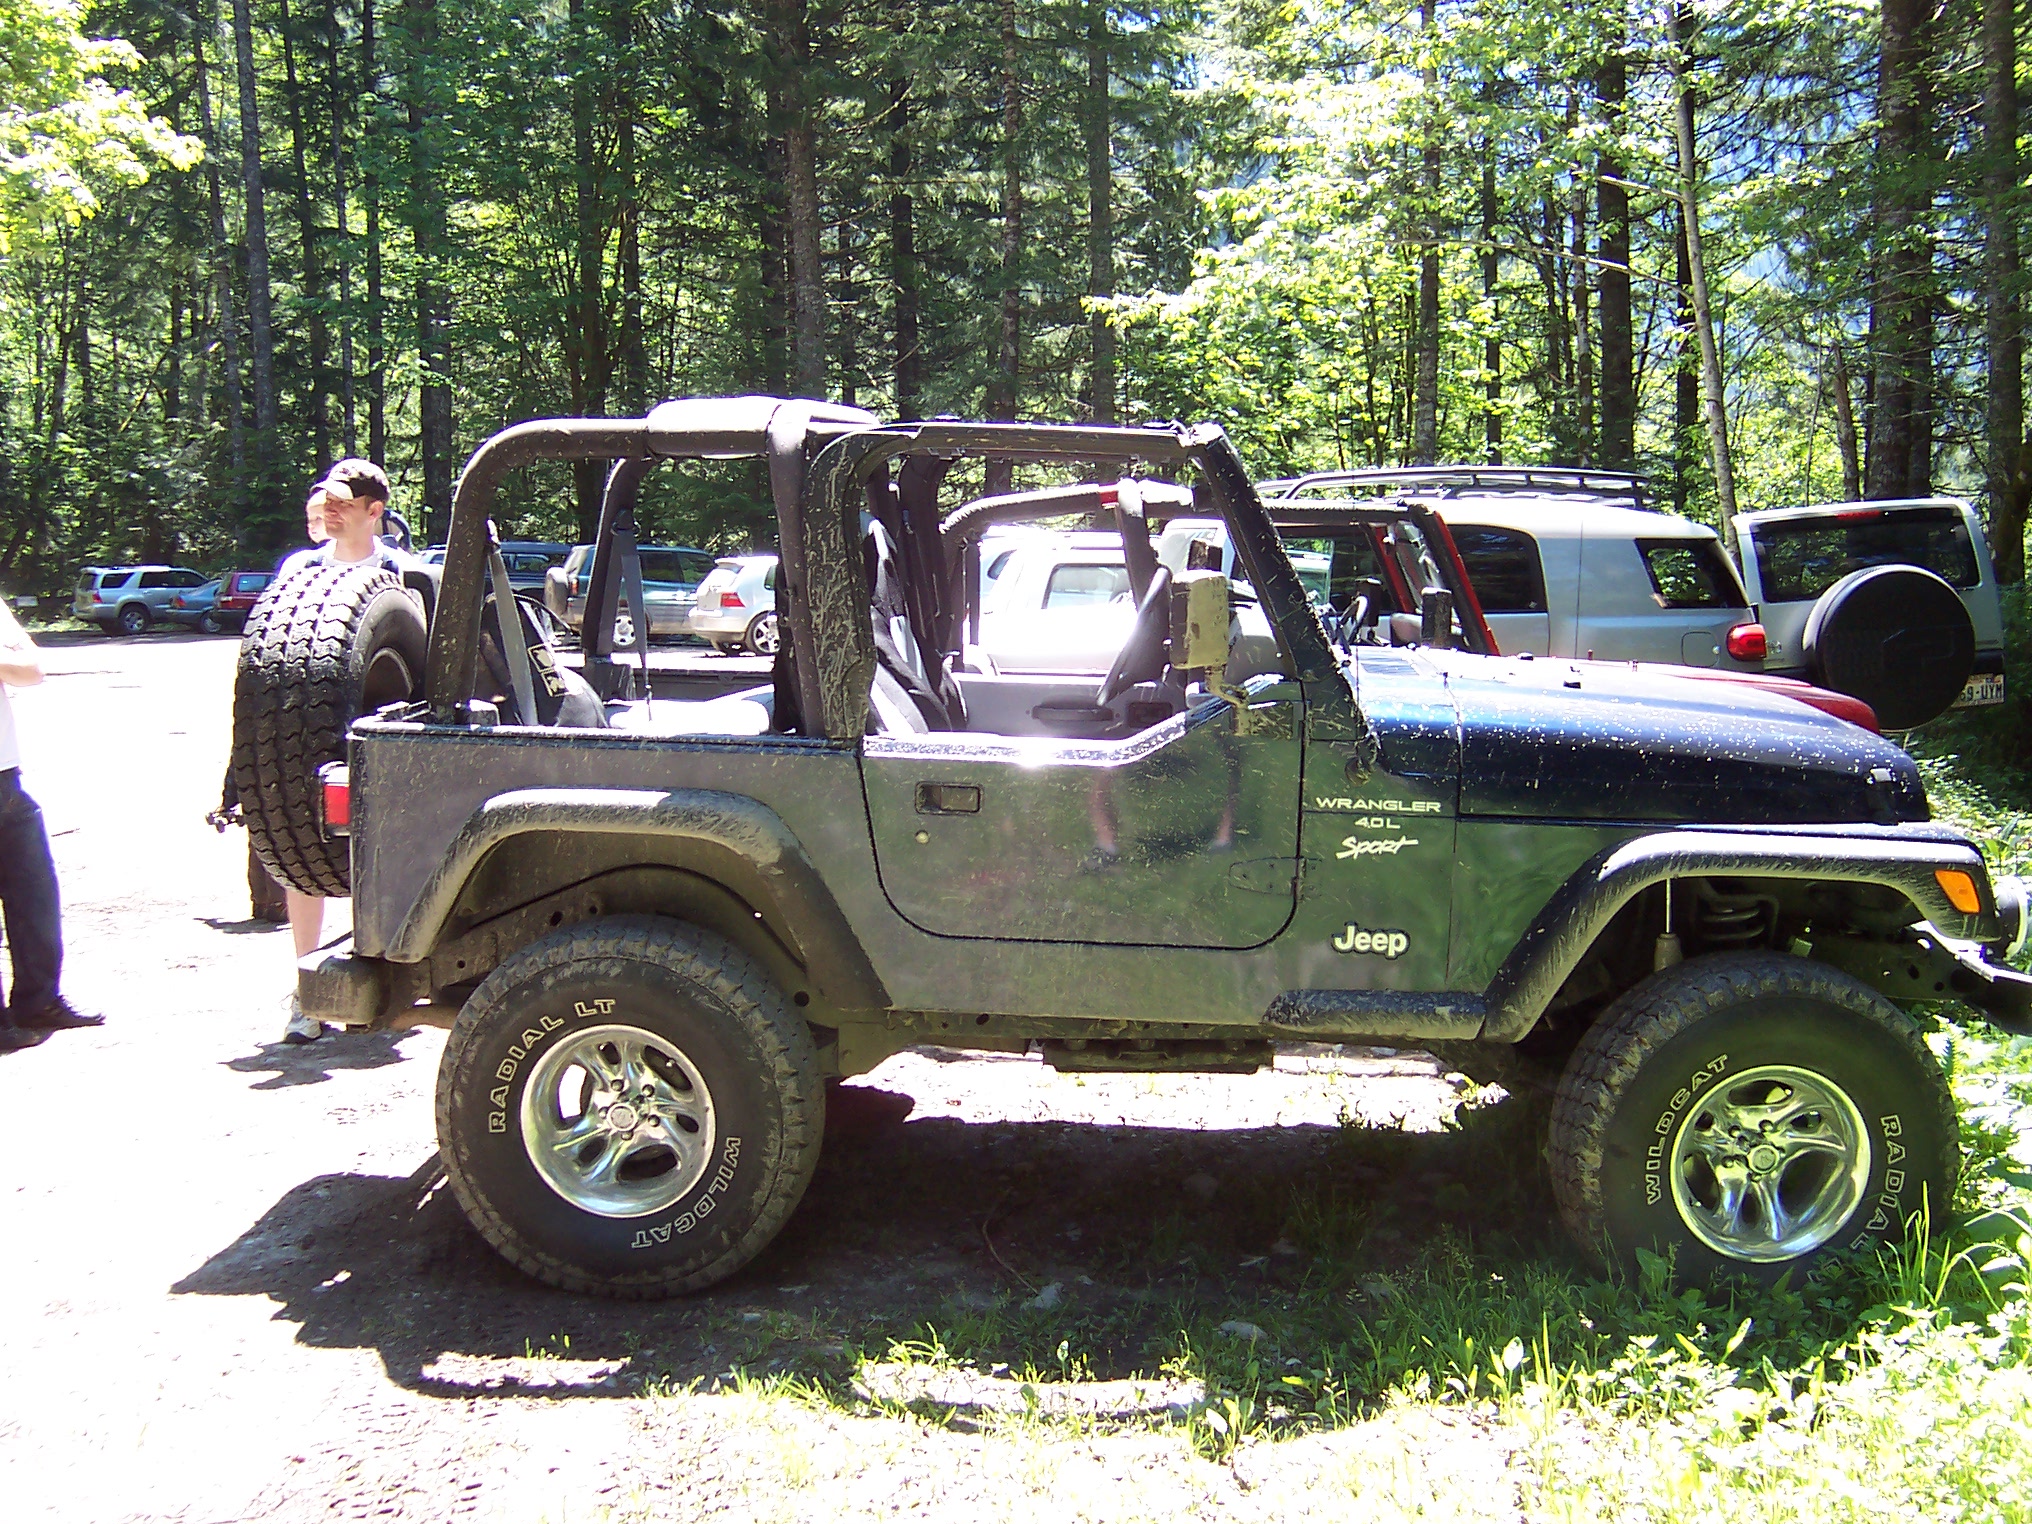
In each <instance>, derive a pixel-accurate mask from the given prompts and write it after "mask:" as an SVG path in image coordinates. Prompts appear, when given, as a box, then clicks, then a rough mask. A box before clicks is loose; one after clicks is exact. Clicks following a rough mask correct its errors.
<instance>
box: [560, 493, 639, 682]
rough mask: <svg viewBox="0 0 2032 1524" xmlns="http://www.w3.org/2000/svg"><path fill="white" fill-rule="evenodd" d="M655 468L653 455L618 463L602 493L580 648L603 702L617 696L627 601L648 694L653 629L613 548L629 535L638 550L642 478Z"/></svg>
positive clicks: (629, 544) (587, 672)
mask: <svg viewBox="0 0 2032 1524" xmlns="http://www.w3.org/2000/svg"><path fill="white" fill-rule="evenodd" d="M655 465H656V460H655V458H654V457H653V456H637V457H634V458H632V459H628V460H617V461H615V462H614V465H613V469H611V470H610V471H608V472H607V485H606V488H605V489H604V490H603V491H602V492H601V494H600V527H599V528H598V529H597V530H596V531H594V534H593V567H592V575H591V576H590V578H589V579H588V580H587V583H586V611H585V616H584V618H583V619H582V620H581V622H580V624H579V644H580V646H581V647H582V648H583V649H584V651H585V656H586V672H585V676H586V681H587V682H589V683H591V684H592V686H593V691H594V692H595V693H597V694H599V695H600V696H601V697H602V698H610V697H613V696H614V694H613V692H612V691H611V690H612V686H613V682H614V672H615V663H614V661H613V655H614V616H615V615H616V614H618V613H619V612H620V606H621V599H622V598H623V597H624V596H626V597H627V598H628V600H629V608H628V612H629V615H630V617H631V618H632V619H633V620H634V621H635V630H636V637H637V640H638V642H639V645H640V649H641V652H642V660H643V664H644V669H645V676H644V678H643V684H644V689H645V691H646V690H647V685H648V678H647V676H646V669H647V665H648V660H649V630H648V626H647V624H646V623H645V622H644V621H645V619H646V616H647V614H648V610H647V609H644V608H640V607H637V605H636V598H637V596H638V592H637V589H636V588H635V587H634V586H633V585H631V583H630V579H629V578H628V575H627V568H626V567H625V566H623V565H621V564H620V563H621V561H622V560H623V559H625V557H618V556H616V555H615V554H614V552H613V546H614V543H615V540H616V538H617V536H618V535H620V534H622V533H626V534H627V535H628V536H629V541H628V545H627V547H626V549H629V550H632V549H633V548H634V543H635V532H636V531H635V504H636V500H637V498H638V497H639V496H640V494H641V490H642V482H643V479H644V478H645V477H647V476H648V475H649V473H650V471H651V470H653V469H654V468H655ZM636 580H639V578H638V579H636ZM622 670H625V669H622Z"/></svg>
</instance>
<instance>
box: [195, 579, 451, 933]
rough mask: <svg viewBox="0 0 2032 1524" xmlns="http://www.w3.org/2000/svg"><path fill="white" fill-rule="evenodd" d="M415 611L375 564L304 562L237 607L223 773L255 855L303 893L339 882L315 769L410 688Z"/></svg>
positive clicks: (347, 881) (340, 855)
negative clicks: (241, 628)
mask: <svg viewBox="0 0 2032 1524" xmlns="http://www.w3.org/2000/svg"><path fill="white" fill-rule="evenodd" d="M427 646H428V638H427V635H426V632H425V628H424V618H423V611H422V609H421V608H420V607H419V606H418V604H417V600H416V598H415V597H414V595H412V594H411V593H409V592H408V591H406V590H405V589H404V588H403V586H402V582H401V580H400V579H399V578H398V577H397V576H396V575H395V574H394V573H393V572H391V571H389V570H387V569H386V568H385V567H382V566H379V565H376V564H371V563H364V562H363V563H355V564H351V565H347V564H340V563H333V562H314V563H312V564H310V565H306V566H302V567H299V568H297V569H296V570H295V571H292V572H290V573H289V574H288V575H286V576H283V577H279V578H277V579H276V580H275V582H274V583H272V584H271V585H270V586H269V588H268V590H267V591H266V592H264V593H263V594H262V595H261V600H260V602H258V603H256V604H255V605H254V608H253V611H252V612H251V613H250V614H249V615H248V616H247V633H246V636H245V638H244V639H243V640H242V641H241V643H240V666H239V672H238V674H237V676H236V677H235V679H234V684H233V783H234V786H235V787H236V788H237V789H238V790H239V794H240V808H241V811H242V813H243V815H244V816H245V818H246V822H247V835H248V838H249V840H250V841H252V843H253V846H254V852H255V855H256V856H258V857H259V858H260V859H261V863H262V866H264V867H265V868H267V869H268V871H269V872H270V873H271V874H273V875H274V876H275V878H276V879H277V880H278V881H279V882H281V883H283V884H286V885H288V886H289V887H290V888H292V889H295V890H297V891H299V892H301V893H303V894H321V895H334V896H336V895H344V894H347V893H350V892H351V887H352V875H351V860H350V856H349V851H348V844H347V842H346V841H345V839H343V838H339V839H336V840H334V839H328V838H327V837H326V836H325V834H324V829H323V823H322V815H321V811H320V808H319V806H320V800H319V787H320V785H319V780H318V769H319V768H321V767H323V766H324V765H325V764H326V763H328V762H337V761H339V760H341V759H342V758H343V757H344V756H345V747H346V727H347V726H349V725H350V724H352V722H353V721H354V720H355V719H356V718H357V717H359V716H360V715H362V714H371V713H373V711H374V710H376V709H379V708H380V707H381V706H382V705H384V704H393V703H401V702H404V701H406V700H409V699H414V698H417V697H420V696H421V694H422V691H423V673H424V661H425V653H426V650H427Z"/></svg>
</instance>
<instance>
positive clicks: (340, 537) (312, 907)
mask: <svg viewBox="0 0 2032 1524" xmlns="http://www.w3.org/2000/svg"><path fill="white" fill-rule="evenodd" d="M387 513H388V473H387V472H386V471H383V470H382V469H381V468H380V467H379V466H377V465H375V464H374V462H372V461H371V460H358V459H354V460H342V461H340V462H339V463H338V464H337V465H336V466H333V467H332V468H331V470H329V471H327V472H326V473H325V477H324V480H323V481H321V482H319V483H318V484H317V485H316V486H315V487H313V488H311V493H310V499H309V501H307V502H306V503H305V504H304V517H305V519H306V521H307V523H308V522H311V521H316V520H319V519H322V522H323V525H324V532H325V534H326V535H327V536H328V537H329V538H327V539H326V541H325V542H324V544H322V545H317V546H313V547H312V548H310V549H308V550H300V551H298V552H297V553H296V554H295V555H293V556H291V557H290V558H289V559H288V560H286V561H284V562H283V563H282V566H281V568H280V570H279V572H278V575H279V576H286V575H287V574H288V573H290V572H293V571H295V570H297V569H298V568H300V567H304V566H315V565H318V564H320V563H325V562H331V563H336V564H339V565H355V564H364V565H375V566H384V567H386V568H387V569H388V570H390V571H392V572H394V573H395V574H396V575H398V576H400V575H401V574H402V572H403V570H404V568H406V567H408V566H410V565H411V564H413V563H412V559H411V557H410V556H408V555H407V554H406V553H405V552H403V551H402V550H401V549H399V548H398V547H397V546H395V545H393V544H391V543H389V542H388V541H387V540H385V539H383V538H380V531H381V528H382V524H383V520H384V517H385V516H387ZM314 532H315V531H313V533H314ZM284 893H285V897H286V899H287V901H288V904H289V931H290V940H291V941H292V942H293V943H294V944H295V947H296V956H297V957H299V958H301V957H303V956H304V955H305V954H306V953H310V952H314V951H316V950H317V945H318V940H319V938H320V937H321V936H322V935H323V932H324V920H325V902H324V900H323V899H322V898H321V897H319V896H318V895H315V894H304V893H302V892H300V891H299V890H296V889H290V888H287V886H285V890H284ZM288 1010H289V1020H288V1024H287V1025H286V1026H284V1027H283V1029H282V1040H283V1041H284V1042H290V1043H302V1042H316V1041H317V1040H318V1038H320V1037H322V1036H323V1035H324V1030H325V1029H324V1024H323V1023H322V1022H319V1021H317V1020H315V1019H313V1018H311V1017H309V1016H306V1015H305V1014H304V1012H303V1006H302V1005H301V1004H300V1003H299V1002H298V1000H297V997H296V992H295V991H294V990H291V991H290V995H289V1000H288Z"/></svg>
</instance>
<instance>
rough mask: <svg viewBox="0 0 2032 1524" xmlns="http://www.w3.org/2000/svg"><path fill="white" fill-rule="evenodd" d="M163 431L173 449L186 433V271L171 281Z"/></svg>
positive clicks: (178, 273) (163, 388)
mask: <svg viewBox="0 0 2032 1524" xmlns="http://www.w3.org/2000/svg"><path fill="white" fill-rule="evenodd" d="M163 362H164V363H163V375H162V432H163V436H164V437H165V438H166V439H167V440H168V441H169V443H170V445H171V447H172V448H174V447H175V446H176V445H178V444H180V443H181V442H182V437H181V436H182V434H183V428H182V424H183V271H181V270H178V271H177V272H176V273H175V274H174V275H172V276H171V277H170V278H169V347H168V348H167V349H166V350H165V351H164V352H163Z"/></svg>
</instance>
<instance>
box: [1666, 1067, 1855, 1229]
mask: <svg viewBox="0 0 2032 1524" xmlns="http://www.w3.org/2000/svg"><path fill="white" fill-rule="evenodd" d="M1869 1178H1870V1145H1869V1137H1868V1134H1867V1133H1866V1132H1865V1131H1864V1128H1863V1117H1862V1113H1861V1112H1859V1111H1858V1110H1857V1109H1856V1103H1855V1102H1854V1101H1852V1100H1850V1099H1849V1098H1848V1096H1847V1095H1846V1094H1845V1093H1844V1092H1843V1091H1842V1089H1841V1087H1839V1086H1838V1085H1836V1084H1834V1083H1833V1082H1832V1081H1830V1080H1827V1079H1823V1078H1822V1077H1821V1076H1820V1075H1818V1074H1815V1073H1813V1072H1812V1071H1810V1070H1807V1069H1796V1068H1793V1067H1792V1066H1790V1065H1787V1064H1769V1065H1766V1066H1764V1067H1763V1068H1758V1069H1749V1070H1745V1071H1744V1072H1743V1073H1741V1074H1738V1075H1735V1076H1734V1077H1733V1078H1730V1079H1726V1080H1724V1081H1723V1082H1722V1083H1721V1084H1719V1085H1717V1086H1715V1087H1714V1089H1712V1090H1710V1091H1709V1092H1708V1093H1707V1094H1706V1095H1705V1096H1704V1097H1702V1098H1701V1099H1700V1100H1699V1101H1697V1102H1695V1104H1694V1105H1693V1107H1692V1109H1691V1110H1690V1111H1689V1112H1688V1114H1687V1118H1686V1120H1685V1121H1684V1122H1682V1123H1681V1124H1680V1126H1679V1131H1678V1133H1677V1134H1676V1135H1675V1136H1674V1138H1673V1140H1672V1199H1673V1202H1674V1204H1675V1205H1676V1206H1677V1207H1678V1208H1679V1216H1680V1219H1681V1220H1682V1221H1683V1222H1685V1224H1686V1225H1687V1227H1689V1228H1690V1229H1692V1230H1693V1235H1694V1237H1696V1238H1698V1239H1699V1240H1700V1241H1701V1242H1702V1243H1704V1244H1706V1245H1707V1246H1708V1247H1709V1248H1710V1249H1713V1250H1714V1251H1715V1252H1716V1253H1718V1254H1725V1255H1727V1256H1728V1257H1729V1258H1731V1259H1739V1260H1748V1261H1751V1262H1752V1263H1756V1264H1770V1263H1773V1262H1775V1261H1778V1260H1787V1259H1796V1258H1798V1257H1799V1256H1800V1255H1802V1254H1810V1253H1811V1252H1812V1251H1813V1250H1815V1249H1818V1248H1819V1247H1820V1246H1821V1245H1822V1244H1824V1243H1826V1242H1827V1241H1828V1240H1829V1239H1830V1238H1832V1237H1834V1235H1835V1234H1836V1233H1837V1232H1838V1231H1839V1230H1840V1228H1841V1225H1842V1224H1843V1223H1845V1222H1847V1221H1848V1219H1849V1215H1850V1214H1851V1213H1852V1212H1854V1211H1855V1209H1856V1204H1857V1203H1858V1202H1860V1201H1861V1200H1862V1199H1863V1192H1864V1190H1865V1189H1866V1188H1867V1186H1868V1184H1869Z"/></svg>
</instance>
